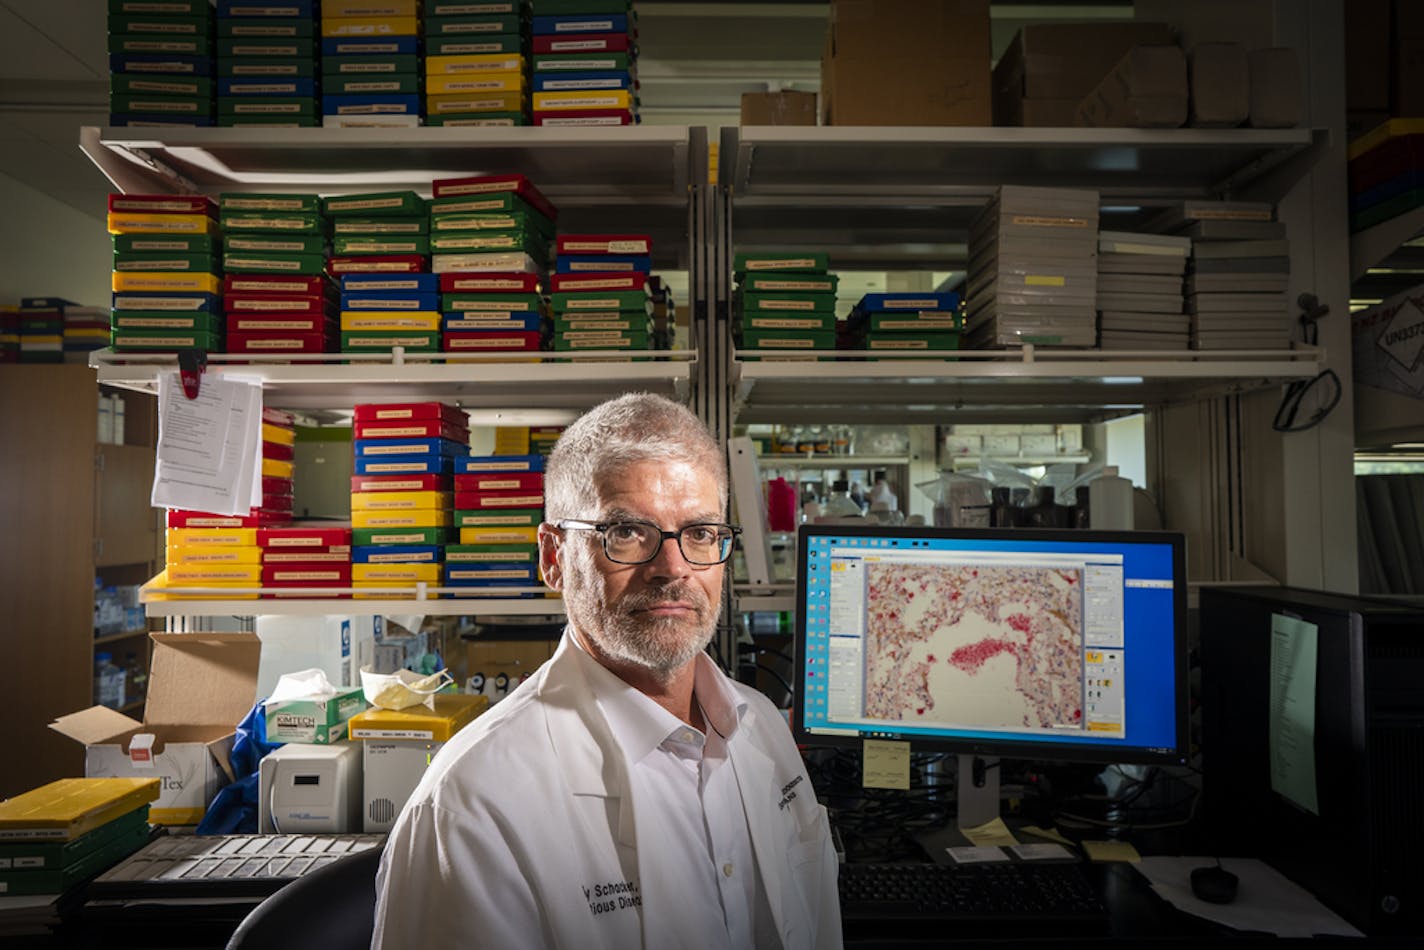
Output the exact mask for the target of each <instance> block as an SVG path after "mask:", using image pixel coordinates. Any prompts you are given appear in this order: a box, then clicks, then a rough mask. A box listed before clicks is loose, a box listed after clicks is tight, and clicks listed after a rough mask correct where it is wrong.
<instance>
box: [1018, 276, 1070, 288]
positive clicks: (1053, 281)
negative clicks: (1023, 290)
mask: <svg viewBox="0 0 1424 950" xmlns="http://www.w3.org/2000/svg"><path fill="white" fill-rule="evenodd" d="M1066 283H1067V280H1066V279H1064V278H1063V277H1060V276H1059V275H1057V274H1025V275H1024V286H1025V287H1062V286H1063V285H1064V284H1066Z"/></svg>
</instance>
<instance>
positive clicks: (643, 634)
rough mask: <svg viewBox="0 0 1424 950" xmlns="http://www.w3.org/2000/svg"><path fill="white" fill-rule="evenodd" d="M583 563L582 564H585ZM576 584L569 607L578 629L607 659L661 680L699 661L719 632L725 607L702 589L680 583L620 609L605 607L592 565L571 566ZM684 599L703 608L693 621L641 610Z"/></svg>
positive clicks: (567, 596) (643, 594)
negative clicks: (599, 594) (599, 593)
mask: <svg viewBox="0 0 1424 950" xmlns="http://www.w3.org/2000/svg"><path fill="white" fill-rule="evenodd" d="M579 560H581V559H579ZM565 571H566V573H568V574H569V580H571V581H573V583H572V584H567V583H566V584H565V589H564V608H565V610H566V611H567V612H568V616H569V620H570V621H571V622H572V623H573V625H574V629H576V630H577V631H578V632H579V633H581V634H583V635H584V636H585V637H587V638H588V639H589V640H590V641H592V645H593V646H594V647H596V648H597V649H598V650H599V651H601V652H602V653H603V655H604V656H606V657H608V658H609V659H611V660H615V661H618V662H620V663H627V664H629V665H631V666H637V667H641V668H643V669H645V670H648V671H649V672H651V673H653V674H654V675H655V676H657V677H658V678H660V679H666V678H667V677H669V676H671V675H672V674H673V673H674V672H676V671H677V670H679V669H681V668H682V667H683V666H685V665H687V663H689V662H691V661H692V660H693V659H694V658H696V656H697V654H699V653H701V652H702V651H703V650H705V649H706V648H707V644H709V643H711V642H712V637H713V635H714V634H715V633H716V632H717V619H718V616H719V615H720V613H721V607H722V605H721V603H720V602H718V603H716V604H712V603H709V602H708V600H707V598H706V597H705V596H704V594H703V592H702V590H701V588H699V587H696V586H694V585H691V584H677V585H671V586H667V587H662V588H653V589H650V590H645V591H639V592H637V593H630V594H627V595H625V596H624V597H623V598H622V599H621V600H620V601H619V602H618V604H617V605H616V606H610V605H609V604H607V603H605V602H603V601H602V600H601V599H600V598H599V597H598V595H597V594H595V593H593V591H595V590H597V586H596V581H595V579H594V578H595V577H596V572H595V571H594V568H593V567H592V565H585V564H583V563H579V564H578V565H577V566H575V565H573V564H568V565H566V566H565ZM670 598H671V599H677V600H684V601H686V602H688V603H691V604H694V605H695V606H696V608H697V618H696V619H695V620H693V621H688V620H682V619H677V618H672V617H645V616H642V615H639V614H637V613H635V611H637V610H639V609H641V608H644V607H648V606H651V605H653V604H656V603H659V602H660V601H664V600H668V599H670Z"/></svg>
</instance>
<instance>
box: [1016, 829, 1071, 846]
mask: <svg viewBox="0 0 1424 950" xmlns="http://www.w3.org/2000/svg"><path fill="white" fill-rule="evenodd" d="M1020 830H1021V831H1023V833H1024V834H1026V835H1033V836H1034V837H1035V838H1047V839H1048V840H1049V841H1056V842H1058V843H1059V844H1063V845H1067V846H1068V847H1070V848H1071V847H1073V842H1071V841H1069V840H1068V839H1067V838H1065V837H1063V836H1062V835H1060V834H1059V833H1058V832H1057V831H1055V830H1054V829H1052V828H1040V827H1039V826H1038V825H1025V826H1024V827H1023V828H1022V829H1020Z"/></svg>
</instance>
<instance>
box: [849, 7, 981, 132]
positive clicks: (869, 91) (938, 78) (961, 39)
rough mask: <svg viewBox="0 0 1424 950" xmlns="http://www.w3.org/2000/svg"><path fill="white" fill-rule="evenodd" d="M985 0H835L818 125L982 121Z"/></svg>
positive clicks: (939, 123)
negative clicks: (934, 0)
mask: <svg viewBox="0 0 1424 950" xmlns="http://www.w3.org/2000/svg"><path fill="white" fill-rule="evenodd" d="M989 58H990V44H989V3H988V0H940V2H931V0H833V2H832V4H831V22H830V27H829V29H828V30H827V32H826V45H825V50H824V52H823V53H822V57H821V124H822V125H912V126H925V125H939V126H943V125H979V126H982V125H988V124H989V119H990V107H989V101H990V95H989V89H990V85H989V78H990V72H989Z"/></svg>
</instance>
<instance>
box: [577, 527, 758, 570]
mask: <svg viewBox="0 0 1424 950" xmlns="http://www.w3.org/2000/svg"><path fill="white" fill-rule="evenodd" d="M557 527H559V528H561V529H564V530H574V531H597V532H598V533H599V534H600V535H602V536H603V553H604V554H605V555H607V556H608V560H610V561H613V562H615V563H617V564H646V563H648V562H649V561H651V560H652V559H653V558H655V557H657V556H658V551H660V550H662V546H663V542H664V541H666V540H667V539H668V538H677V547H678V550H680V551H681V552H682V556H683V557H684V558H685V559H686V560H687V563H689V564H697V565H699V566H703V567H707V566H710V565H713V564H721V563H723V562H724V561H726V560H727V558H729V557H731V556H732V541H733V540H734V539H735V538H736V537H737V535H739V534H741V533H742V529H741V528H738V527H735V526H733V525H729V524H690V525H686V526H685V527H682V528H678V529H677V530H676V531H664V530H663V529H662V528H659V527H658V526H657V525H655V524H649V523H648V522H646V521H578V520H566V521H559V522H557Z"/></svg>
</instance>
